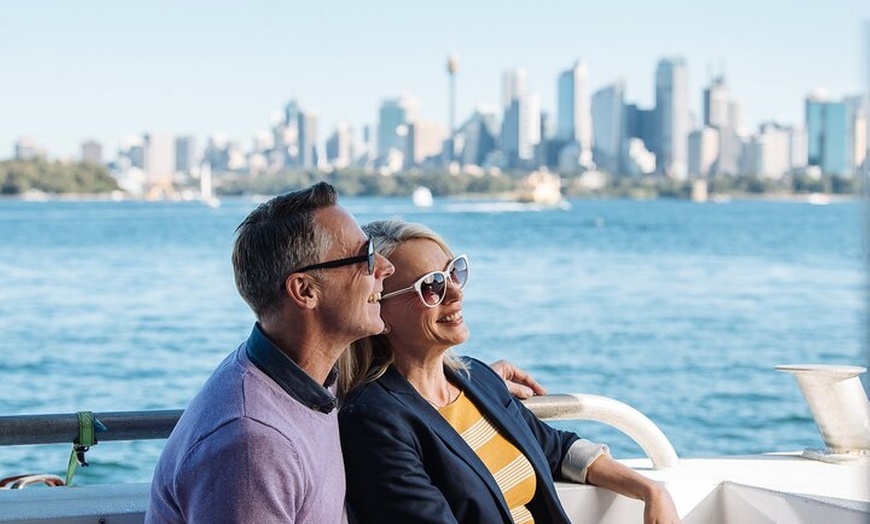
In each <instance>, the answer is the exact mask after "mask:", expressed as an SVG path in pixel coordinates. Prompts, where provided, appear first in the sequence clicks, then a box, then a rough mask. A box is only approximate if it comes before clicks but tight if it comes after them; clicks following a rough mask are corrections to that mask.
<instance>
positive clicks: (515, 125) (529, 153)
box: [501, 95, 541, 167]
mask: <svg viewBox="0 0 870 524" xmlns="http://www.w3.org/2000/svg"><path fill="white" fill-rule="evenodd" d="M501 135H502V136H501V141H502V151H503V152H504V154H505V156H507V158H508V164H509V165H510V166H511V167H532V166H531V164H532V163H533V162H534V160H535V146H537V145H538V143H540V141H541V102H540V98H539V97H538V95H521V96H520V97H519V98H515V99H514V100H513V102H511V104H510V106H509V107H508V109H507V110H506V111H505V116H504V121H503V122H502V131H501Z"/></svg>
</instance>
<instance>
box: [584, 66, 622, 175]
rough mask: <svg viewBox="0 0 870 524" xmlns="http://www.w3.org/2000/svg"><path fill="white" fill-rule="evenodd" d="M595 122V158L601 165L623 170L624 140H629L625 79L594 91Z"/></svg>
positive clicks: (610, 169) (610, 168) (601, 167)
mask: <svg viewBox="0 0 870 524" xmlns="http://www.w3.org/2000/svg"><path fill="white" fill-rule="evenodd" d="M592 124H593V130H594V133H593V135H594V136H595V145H594V146H593V148H592V151H593V155H592V157H593V159H594V160H595V164H596V165H597V166H598V168H599V169H602V170H604V171H607V172H609V173H613V174H618V173H620V167H621V166H620V158H621V156H622V155H621V152H622V143H623V142H624V141H625V136H626V134H625V86H624V84H623V82H622V81H619V82H616V83H614V84H612V85H610V86H607V87H604V88H602V89H599V90H598V91H596V92H595V94H594V95H592Z"/></svg>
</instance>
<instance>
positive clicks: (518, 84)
mask: <svg viewBox="0 0 870 524" xmlns="http://www.w3.org/2000/svg"><path fill="white" fill-rule="evenodd" d="M524 95H526V70H525V69H522V68H518V69H508V70H507V71H505V72H503V73H502V75H501V108H502V112H505V111H507V110H508V108H509V107H510V105H511V103H512V102H513V101H514V100H516V99H518V98H519V97H521V96H524Z"/></svg>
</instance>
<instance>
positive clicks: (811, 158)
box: [805, 94, 861, 176]
mask: <svg viewBox="0 0 870 524" xmlns="http://www.w3.org/2000/svg"><path fill="white" fill-rule="evenodd" d="M805 108H806V111H805V116H806V128H807V164H808V165H810V166H817V167H818V168H820V169H821V171H822V173H824V174H828V175H841V176H847V175H852V174H853V173H854V171H855V166H856V163H855V160H856V156H855V152H856V141H855V137H856V129H855V126H856V123H857V121H859V120H861V118H860V115H859V113H860V109H859V108H858V107H856V105H854V104H852V103H850V102H848V101H846V100H844V101H839V102H834V101H831V100H828V99H827V98H826V97H824V95H821V94H814V95H810V96H809V97H807V99H806V106H805Z"/></svg>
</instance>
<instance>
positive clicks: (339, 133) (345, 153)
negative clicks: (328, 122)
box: [326, 122, 353, 169]
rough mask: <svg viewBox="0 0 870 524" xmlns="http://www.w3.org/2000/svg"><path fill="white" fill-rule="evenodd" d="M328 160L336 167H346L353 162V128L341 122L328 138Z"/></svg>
mask: <svg viewBox="0 0 870 524" xmlns="http://www.w3.org/2000/svg"><path fill="white" fill-rule="evenodd" d="M326 161H327V163H328V164H329V165H331V166H332V167H334V168H335V169H344V168H346V167H348V166H350V165H351V162H353V129H352V128H351V127H350V125H348V124H347V123H346V122H339V123H338V125H337V126H336V127H335V131H333V132H332V135H330V136H329V138H328V139H327V140H326Z"/></svg>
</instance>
